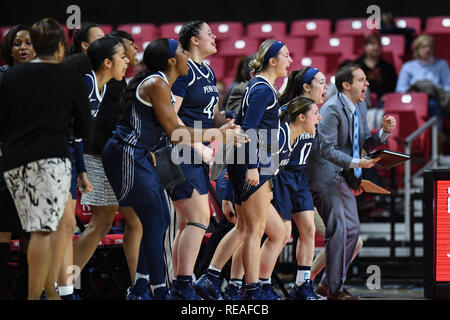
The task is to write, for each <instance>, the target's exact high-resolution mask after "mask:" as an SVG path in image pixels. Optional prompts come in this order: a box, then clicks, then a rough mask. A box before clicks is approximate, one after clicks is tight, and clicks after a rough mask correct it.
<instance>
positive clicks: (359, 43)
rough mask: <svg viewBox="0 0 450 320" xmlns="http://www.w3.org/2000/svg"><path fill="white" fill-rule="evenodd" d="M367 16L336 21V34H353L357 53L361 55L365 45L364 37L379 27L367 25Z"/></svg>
mask: <svg viewBox="0 0 450 320" xmlns="http://www.w3.org/2000/svg"><path fill="white" fill-rule="evenodd" d="M366 21H367V19H366V18H354V19H339V20H337V21H336V29H335V32H334V33H335V34H336V35H339V36H351V37H353V38H354V40H355V46H354V50H355V54H356V55H360V54H361V53H362V51H363V47H364V39H365V38H366V37H367V36H368V35H370V34H372V33H376V32H377V29H369V28H368V27H367V23H366Z"/></svg>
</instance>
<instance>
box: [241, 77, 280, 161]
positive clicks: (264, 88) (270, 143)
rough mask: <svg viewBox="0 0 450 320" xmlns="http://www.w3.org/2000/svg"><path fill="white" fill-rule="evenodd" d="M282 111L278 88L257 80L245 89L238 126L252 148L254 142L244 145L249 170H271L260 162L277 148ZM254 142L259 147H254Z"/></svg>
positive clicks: (264, 80)
mask: <svg viewBox="0 0 450 320" xmlns="http://www.w3.org/2000/svg"><path fill="white" fill-rule="evenodd" d="M279 109H280V104H279V103H278V98H277V91H276V89H275V88H274V87H273V86H272V84H271V83H270V82H269V81H268V80H267V79H265V78H264V77H262V76H256V77H254V78H253V79H252V80H251V81H250V82H249V84H248V86H247V88H246V89H245V94H244V98H243V101H242V106H241V109H240V111H239V113H238V115H237V117H236V123H237V124H239V125H240V126H241V127H242V129H243V130H244V131H245V132H246V133H247V134H248V135H249V137H250V141H253V145H251V144H252V142H250V143H247V144H245V148H246V155H247V156H248V158H246V163H247V164H248V167H249V168H250V169H254V168H259V167H268V166H269V165H270V164H268V163H267V162H268V161H261V160H262V157H263V156H265V157H268V158H270V157H271V153H272V150H277V149H278V135H279V128H280V120H279ZM249 129H251V130H249ZM255 142H257V145H256V148H252V146H254V143H255ZM264 163H265V165H264Z"/></svg>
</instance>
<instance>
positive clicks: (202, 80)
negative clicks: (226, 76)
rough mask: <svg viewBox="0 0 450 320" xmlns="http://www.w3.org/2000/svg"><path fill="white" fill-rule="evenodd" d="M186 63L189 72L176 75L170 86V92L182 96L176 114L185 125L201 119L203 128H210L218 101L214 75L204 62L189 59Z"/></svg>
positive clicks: (190, 125) (192, 124)
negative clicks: (183, 74) (176, 77)
mask: <svg viewBox="0 0 450 320" xmlns="http://www.w3.org/2000/svg"><path fill="white" fill-rule="evenodd" d="M188 65H189V73H188V74H187V75H185V76H180V77H178V79H177V80H176V81H175V83H174V84H173V86H172V93H173V94H174V95H175V96H178V97H182V98H183V102H182V104H181V107H180V110H179V111H178V116H179V117H180V119H181V120H182V121H183V123H184V124H185V125H186V126H189V127H194V121H201V125H202V127H203V128H204V129H208V128H212V127H213V125H214V110H215V108H216V106H217V104H218V102H219V91H218V90H217V86H216V76H215V74H214V72H213V71H212V69H211V68H210V66H209V65H208V64H207V63H205V62H203V63H202V64H199V63H196V62H195V61H193V60H191V59H189V60H188ZM197 125H199V124H197Z"/></svg>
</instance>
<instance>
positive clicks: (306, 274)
mask: <svg viewBox="0 0 450 320" xmlns="http://www.w3.org/2000/svg"><path fill="white" fill-rule="evenodd" d="M310 279H311V266H297V278H296V279H295V284H296V285H297V286H298V287H299V286H301V285H302V284H303V283H304V282H305V281H306V280H310Z"/></svg>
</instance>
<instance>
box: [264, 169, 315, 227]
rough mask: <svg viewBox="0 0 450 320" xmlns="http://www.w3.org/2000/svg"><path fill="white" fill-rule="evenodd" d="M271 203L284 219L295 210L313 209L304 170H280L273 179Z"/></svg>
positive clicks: (289, 217)
mask: <svg viewBox="0 0 450 320" xmlns="http://www.w3.org/2000/svg"><path fill="white" fill-rule="evenodd" d="M272 191H273V200H272V204H273V206H274V207H275V209H276V210H277V211H278V213H279V214H280V215H281V217H282V218H283V219H284V220H291V215H292V214H293V213H296V212H302V211H308V210H314V204H313V199H312V195H311V190H310V189H309V181H308V177H307V175H306V173H305V171H304V170H301V171H297V172H294V171H291V170H289V169H288V168H285V169H284V170H281V171H280V172H279V173H278V174H277V175H276V176H275V177H274V179H273V190H272Z"/></svg>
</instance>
